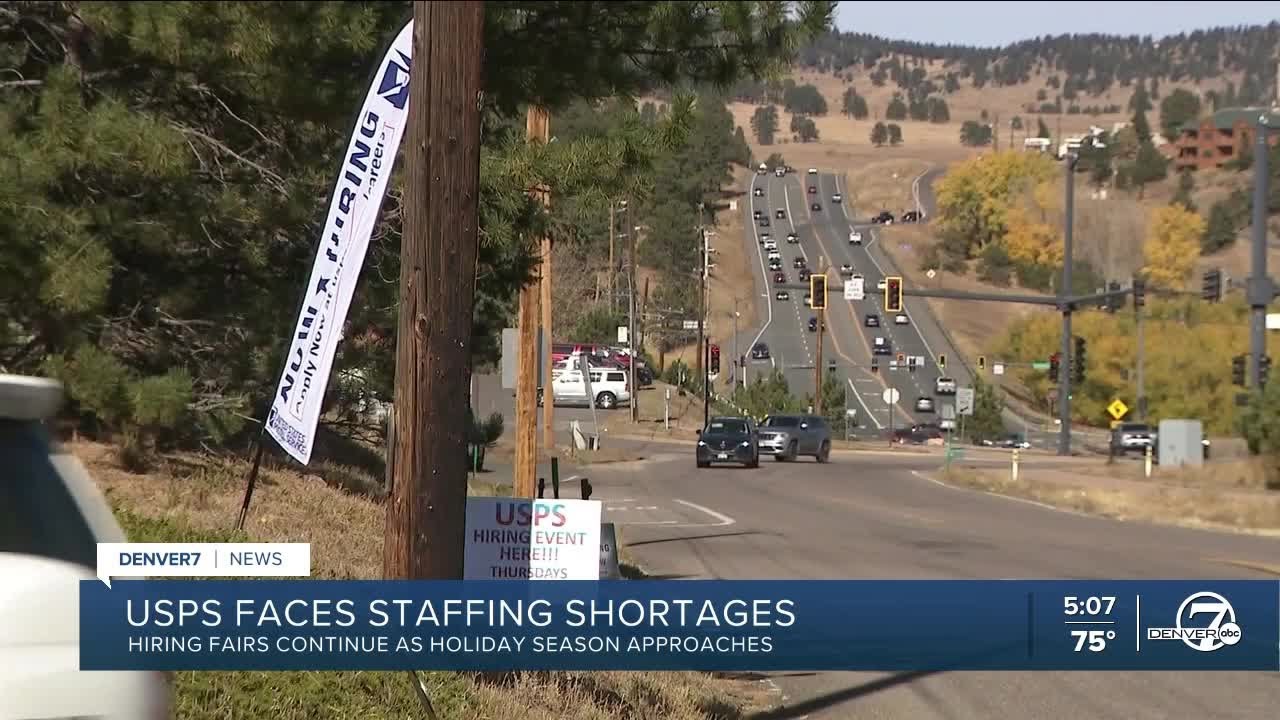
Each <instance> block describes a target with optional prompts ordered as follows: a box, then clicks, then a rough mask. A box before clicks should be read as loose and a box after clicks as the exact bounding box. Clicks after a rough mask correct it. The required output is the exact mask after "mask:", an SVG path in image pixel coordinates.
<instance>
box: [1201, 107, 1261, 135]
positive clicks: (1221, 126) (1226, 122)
mask: <svg viewBox="0 0 1280 720" xmlns="http://www.w3.org/2000/svg"><path fill="white" fill-rule="evenodd" d="M1260 113H1261V114H1266V115H1267V116H1268V118H1269V119H1268V121H1267V124H1268V125H1270V126H1272V127H1280V115H1277V114H1276V113H1274V112H1272V111H1270V110H1268V109H1267V108H1264V107H1239V108H1223V109H1221V110H1219V111H1217V112H1215V113H1214V114H1213V116H1212V117H1211V118H1209V120H1210V121H1211V122H1212V123H1213V127H1214V128H1215V129H1217V130H1230V129H1231V128H1233V127H1235V125H1236V123H1237V122H1240V121H1244V122H1245V123H1246V124H1248V125H1253V124H1254V122H1255V120H1256V119H1257V117H1258V115H1259V114H1260ZM1203 122H1204V119H1203V118H1196V119H1194V120H1188V121H1187V122H1186V123H1184V124H1183V125H1182V128H1181V131H1183V132H1185V131H1188V130H1199V129H1200V124H1201V123H1203Z"/></svg>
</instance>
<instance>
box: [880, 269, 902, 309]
mask: <svg viewBox="0 0 1280 720" xmlns="http://www.w3.org/2000/svg"><path fill="white" fill-rule="evenodd" d="M884 310H885V312H892V313H896V312H902V278H900V277H897V276H894V277H888V278H885V281H884Z"/></svg>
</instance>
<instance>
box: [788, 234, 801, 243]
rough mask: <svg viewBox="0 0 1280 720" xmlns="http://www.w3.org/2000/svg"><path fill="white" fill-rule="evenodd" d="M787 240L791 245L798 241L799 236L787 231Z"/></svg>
mask: <svg viewBox="0 0 1280 720" xmlns="http://www.w3.org/2000/svg"><path fill="white" fill-rule="evenodd" d="M787 242H789V243H791V244H792V245H795V244H796V243H798V242H800V238H798V237H796V234H795V233H787Z"/></svg>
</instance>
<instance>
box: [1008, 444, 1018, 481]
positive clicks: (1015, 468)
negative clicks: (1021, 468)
mask: <svg viewBox="0 0 1280 720" xmlns="http://www.w3.org/2000/svg"><path fill="white" fill-rule="evenodd" d="M1009 477H1010V479H1012V480H1013V482H1018V448H1014V449H1013V465H1012V466H1011V467H1010V470H1009Z"/></svg>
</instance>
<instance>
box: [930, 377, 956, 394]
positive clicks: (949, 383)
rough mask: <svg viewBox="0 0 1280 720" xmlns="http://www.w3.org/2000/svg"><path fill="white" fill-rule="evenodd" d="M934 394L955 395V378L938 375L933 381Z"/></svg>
mask: <svg viewBox="0 0 1280 720" xmlns="http://www.w3.org/2000/svg"><path fill="white" fill-rule="evenodd" d="M933 394H934V395H955V394H956V379H955V378H950V377H940V378H938V379H937V380H935V381H934V382H933Z"/></svg>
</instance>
